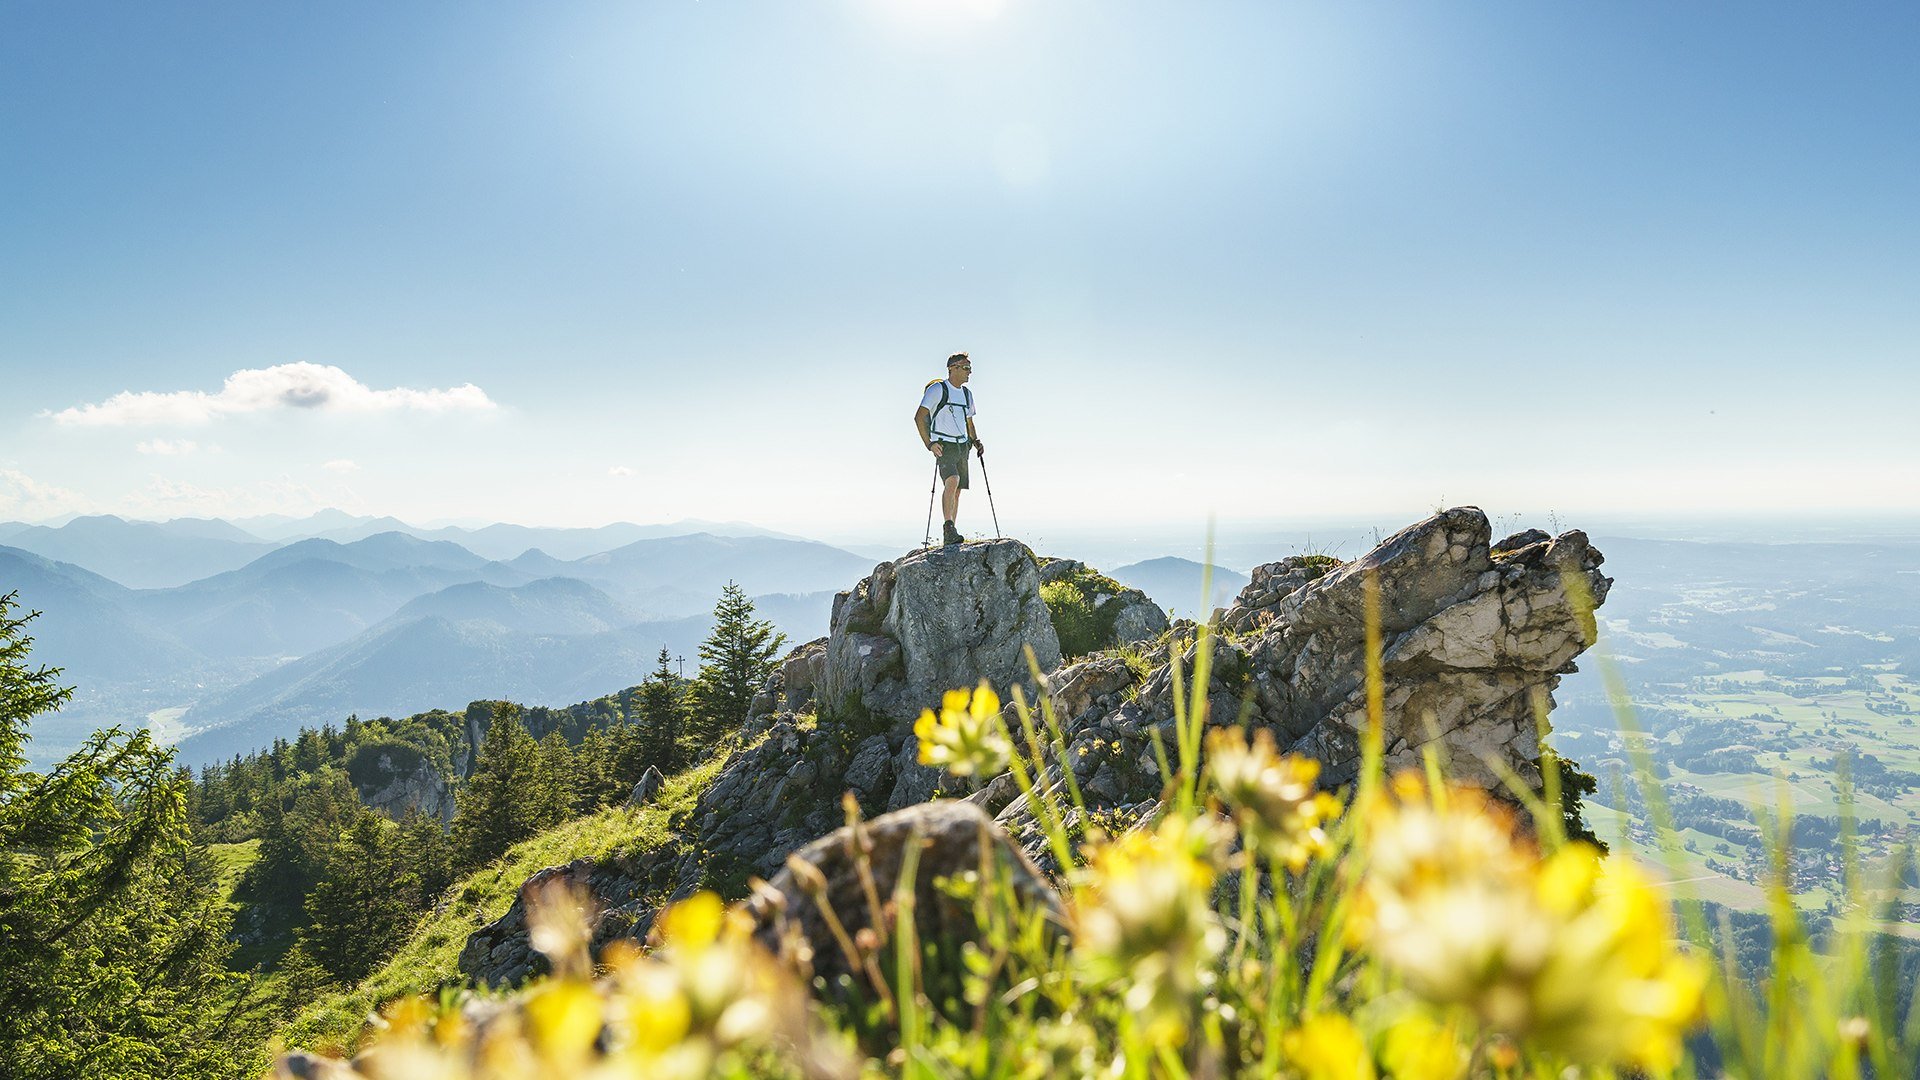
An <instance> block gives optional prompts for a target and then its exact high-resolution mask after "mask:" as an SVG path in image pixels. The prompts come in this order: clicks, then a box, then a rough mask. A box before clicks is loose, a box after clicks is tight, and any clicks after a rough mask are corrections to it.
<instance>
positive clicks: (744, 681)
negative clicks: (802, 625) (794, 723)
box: [687, 581, 787, 748]
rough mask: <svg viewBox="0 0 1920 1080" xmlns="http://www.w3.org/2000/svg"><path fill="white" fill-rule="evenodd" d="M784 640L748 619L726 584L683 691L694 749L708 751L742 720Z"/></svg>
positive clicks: (748, 605) (746, 608)
mask: <svg viewBox="0 0 1920 1080" xmlns="http://www.w3.org/2000/svg"><path fill="white" fill-rule="evenodd" d="M786 643H787V635H785V634H782V633H780V632H778V631H776V630H775V629H774V628H773V624H772V623H770V622H767V621H766V620H764V619H756V618H754V617H753V601H752V600H749V599H747V594H746V590H744V589H742V588H741V587H740V586H738V585H736V584H734V583H733V582H731V581H729V582H727V585H726V588H724V589H722V590H721V592H720V600H719V602H718V603H716V604H715V605H714V607H713V632H712V633H710V634H708V635H707V640H705V641H703V642H701V643H700V676H699V678H697V679H695V680H694V682H693V686H692V687H691V688H690V689H689V690H688V717H687V736H688V738H689V739H690V740H691V743H692V744H693V746H695V747H701V748H704V747H711V746H712V745H713V744H714V743H715V742H717V741H718V740H719V739H720V738H721V737H722V736H723V735H725V734H726V733H727V732H729V731H731V730H733V729H734V728H735V727H737V726H739V724H740V722H741V721H742V720H744V719H746V715H747V706H748V705H749V704H751V703H752V702H753V695H754V693H755V692H756V691H757V690H759V688H760V685H761V684H762V683H764V682H765V681H766V679H767V676H769V675H771V674H773V668H774V662H773V658H774V657H775V656H776V655H778V654H779V652H780V647H781V646H782V645H785V644H786Z"/></svg>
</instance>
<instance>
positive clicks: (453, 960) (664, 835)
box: [277, 757, 726, 1054]
mask: <svg viewBox="0 0 1920 1080" xmlns="http://www.w3.org/2000/svg"><path fill="white" fill-rule="evenodd" d="M725 763H726V758H725V757H715V759H714V760H712V761H710V762H708V763H707V764H705V765H701V766H699V767H697V768H694V769H690V770H688V771H686V772H683V773H680V774H679V775H677V776H675V777H673V778H672V779H670V780H668V781H667V784H666V786H665V787H664V788H663V789H662V790H661V794H660V796H659V798H658V799H656V800H655V801H654V802H652V803H649V804H648V805H646V806H644V807H641V808H639V809H628V808H627V807H625V806H616V807H609V808H607V809H605V810H602V811H600V812H599V813H596V814H589V815H587V816H586V817H581V818H575V819H574V820H572V821H569V822H566V823H565V824H562V825H558V826H555V827H554V828H552V829H549V830H547V831H546V832H543V833H541V834H540V835H538V836H535V837H532V838H530V839H527V840H524V841H521V842H520V843H518V844H515V845H514V846H513V847H511V848H509V849H507V853H506V854H505V855H502V856H501V857H500V858H499V859H496V860H495V861H493V862H492V863H489V864H488V865H486V866H484V867H482V868H480V869H479V870H476V871H474V872H473V873H472V874H469V875H468V876H467V877H465V878H462V879H461V880H460V881H458V882H456V883H454V885H453V886H452V888H450V889H449V890H448V891H447V894H446V896H445V897H444V898H443V899H442V902H441V905H442V906H439V907H436V909H435V910H433V911H429V912H427V913H426V914H424V915H422V916H421V918H420V921H419V923H418V924H417V926H416V927H415V929H414V932H413V934H412V935H411V936H409V937H408V939H407V941H406V943H405V944H404V945H402V946H401V947H400V949H399V951H398V952H396V953H395V954H394V955H393V956H392V957H391V958H390V959H389V960H388V961H387V962H386V963H385V964H383V965H381V966H380V967H379V968H377V969H375V970H374V972H373V973H372V974H371V975H368V976H367V977H366V978H365V979H363V980H361V981H360V983H359V984H357V985H355V986H353V987H351V988H348V989H346V990H342V991H340V992H339V993H335V994H331V995H328V996H325V997H322V998H321V999H320V1000H319V1001H316V1002H315V1003H313V1004H312V1005H310V1006H308V1007H307V1008H306V1009H304V1010H302V1011H301V1013H300V1014H299V1015H298V1016H296V1017H295V1018H294V1019H293V1021H292V1022H291V1023H289V1024H288V1025H287V1027H286V1028H285V1029H284V1030H283V1031H282V1032H281V1033H280V1035H279V1037H278V1039H277V1041H278V1042H279V1043H280V1045H281V1046H282V1047H284V1048H286V1049H305V1050H320V1051H324V1052H329V1053H342V1054H345V1053H350V1052H351V1051H352V1050H353V1049H355V1043H356V1042H357V1040H358V1038H359V1036H360V1034H361V1031H362V1029H363V1027H364V1025H365V1022H366V1020H367V1017H368V1016H369V1015H370V1014H372V1013H373V1012H374V1011H376V1010H377V1009H379V1008H380V1006H382V1005H384V1004H386V1003H387V1002H389V1001H392V1000H393V999H395V998H400V997H408V996H411V995H415V994H431V993H433V992H435V991H437V990H438V989H439V988H440V987H442V986H446V985H454V984H457V985H464V984H465V983H466V981H467V980H466V978H465V977H464V976H462V975H461V974H460V972H459V968H458V960H459V957H460V949H461V946H463V945H465V944H466V941H467V936H468V935H469V934H471V933H472V932H473V931H474V930H477V929H479V928H480V927H482V926H485V925H486V924H487V923H490V922H492V921H494V920H495V919H498V918H499V917H500V916H502V915H505V914H506V913H507V909H508V908H509V907H511V906H512V905H513V901H514V897H515V896H516V895H517V894H518V892H519V888H520V885H521V883H522V882H524V881H526V880H527V878H529V877H531V876H532V875H533V874H534V873H535V872H537V871H539V870H543V869H545V868H546V867H549V866H558V865H560V864H562V863H568V862H572V861H573V860H575V859H580V858H600V857H604V856H607V855H611V854H614V853H616V852H629V853H632V852H643V851H648V850H651V849H653V848H655V847H658V846H660V845H661V844H663V843H665V842H666V840H667V839H668V837H669V836H670V835H671V832H672V825H673V822H674V821H675V819H676V818H679V817H682V816H684V815H685V814H687V813H688V812H690V811H691V810H692V809H693V805H694V803H695V801H697V800H698V799H699V797H700V793H701V792H702V791H705V790H706V788H707V785H708V784H709V783H711V782H712V780H713V778H714V776H715V775H716V774H718V773H719V771H720V768H721V766H722V765H724V764H725Z"/></svg>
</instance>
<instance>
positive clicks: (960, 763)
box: [913, 679, 1013, 776]
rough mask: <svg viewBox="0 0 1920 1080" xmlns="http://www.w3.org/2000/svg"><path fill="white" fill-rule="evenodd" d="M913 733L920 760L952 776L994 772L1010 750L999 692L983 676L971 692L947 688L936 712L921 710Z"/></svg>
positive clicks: (996, 772)
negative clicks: (1001, 714)
mask: <svg viewBox="0 0 1920 1080" xmlns="http://www.w3.org/2000/svg"><path fill="white" fill-rule="evenodd" d="M913 734H914V737H915V738H917V739H919V740H920V764H922V765H938V766H941V767H943V768H945V769H946V770H947V771H948V772H950V773H953V774H954V775H955V776H972V775H974V774H976V773H977V774H979V775H981V776H997V775H999V774H1000V773H1001V772H1003V771H1004V770H1005V769H1006V767H1007V759H1008V758H1009V757H1011V756H1012V754H1013V742H1012V740H1010V739H1009V738H1008V737H1007V729H1006V725H1005V724H1003V723H1002V722H1001V720H1000V695H998V694H996V693H994V692H993V687H992V686H990V685H988V683H987V681H986V680H985V679H982V680H980V685H979V686H978V687H977V688H975V689H974V690H973V692H972V693H971V694H969V693H968V692H967V691H965V690H949V691H947V693H946V696H945V698H944V699H942V701H941V703H940V715H939V716H935V715H934V714H933V710H932V709H925V710H922V711H921V713H920V719H919V721H918V722H917V723H915V724H914V725H913Z"/></svg>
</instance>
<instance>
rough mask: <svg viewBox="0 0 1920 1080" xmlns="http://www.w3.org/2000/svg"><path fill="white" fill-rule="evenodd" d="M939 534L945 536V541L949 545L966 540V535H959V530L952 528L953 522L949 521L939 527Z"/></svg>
mask: <svg viewBox="0 0 1920 1080" xmlns="http://www.w3.org/2000/svg"><path fill="white" fill-rule="evenodd" d="M940 535H941V536H942V537H943V538H945V541H946V543H947V544H948V545H949V546H951V545H953V544H959V543H964V542H965V541H966V537H964V536H961V535H960V530H959V529H956V528H954V527H953V522H951V521H949V522H947V523H946V524H945V525H943V526H942V527H941V532H940Z"/></svg>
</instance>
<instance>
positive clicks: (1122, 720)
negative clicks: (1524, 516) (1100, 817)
mask: <svg viewBox="0 0 1920 1080" xmlns="http://www.w3.org/2000/svg"><path fill="white" fill-rule="evenodd" d="M1600 564H1601V555H1600V553H1599V552H1598V551H1596V550H1594V549H1593V548H1592V547H1591V546H1590V545H1589V544H1588V543H1587V538H1586V536H1585V534H1583V533H1580V532H1577V531H1575V532H1567V533H1563V534H1561V535H1560V536H1558V537H1554V538H1550V539H1549V538H1545V537H1544V534H1521V535H1519V536H1516V537H1511V538H1508V539H1507V540H1504V541H1502V542H1501V543H1499V544H1492V543H1490V542H1489V529H1488V524H1487V519H1486V517H1485V515H1483V514H1482V513H1481V512H1480V511H1479V510H1478V509H1476V508H1473V507H1462V508H1458V509H1453V510H1448V511H1445V512H1443V513H1440V514H1436V515H1434V516H1433V517H1431V518H1428V519H1427V520H1425V521H1423V522H1420V523H1418V524H1416V525H1413V526H1410V527H1408V528H1407V529H1404V530H1402V531H1401V532H1399V533H1396V534H1395V535H1393V536H1392V537H1389V538H1388V539H1387V540H1386V541H1384V542H1383V543H1382V544H1380V546H1378V547H1376V548H1375V549H1374V550H1373V551H1371V552H1369V553H1368V554H1367V555H1365V556H1364V557H1362V558H1360V559H1357V560H1355V561H1354V562H1351V563H1346V564H1339V565H1336V564H1334V563H1333V562H1332V561H1331V560H1327V559H1325V558H1324V557H1305V558H1302V557H1296V558H1292V559H1285V560H1281V561H1280V562H1277V563H1270V564H1268V565H1265V566H1262V567H1259V568H1258V569H1256V570H1255V571H1254V574H1253V578H1252V581H1251V582H1250V583H1249V584H1248V585H1247V587H1246V589H1244V590H1243V591H1242V593H1241V596H1240V599H1239V600H1237V601H1236V602H1235V603H1234V604H1233V605H1232V606H1231V607H1229V608H1228V609H1227V610H1226V611H1224V612H1221V613H1220V615H1219V618H1218V623H1219V625H1220V627H1221V628H1222V629H1223V630H1224V631H1225V632H1224V633H1223V634H1221V635H1220V637H1219V638H1217V639H1216V640H1215V642H1214V647H1213V669H1212V674H1211V679H1210V682H1209V684H1208V687H1207V694H1206V697H1207V706H1208V719H1209V722H1210V723H1213V724H1232V723H1236V722H1244V723H1246V724H1247V725H1248V726H1249V727H1250V728H1266V729H1268V730H1270V731H1272V732H1273V733H1274V736H1275V740H1276V742H1277V743H1278V744H1279V745H1280V746H1281V747H1282V748H1283V749H1286V750H1289V751H1291V752H1293V753H1299V754H1305V755H1307V756H1309V757H1313V758H1315V759H1317V760H1319V761H1320V763H1321V767H1322V773H1321V776H1322V782H1323V783H1326V784H1329V785H1335V786H1337V785H1340V784H1344V783H1347V782H1348V781H1350V780H1351V779H1353V777H1354V776H1355V774H1356V771H1357V769H1358V766H1359V763H1360V732H1361V731H1362V730H1363V729H1364V727H1365V724H1366V722H1367V705H1366V687H1365V672H1366V650H1365V635H1366V629H1365V627H1366V622H1365V618H1366V616H1365V609H1366V582H1367V581H1368V579H1369V578H1371V579H1373V580H1375V581H1377V582H1378V583H1379V605H1380V608H1379V610H1380V624H1381V632H1382V657H1383V663H1382V675H1383V679H1384V684H1385V698H1384V704H1385V709H1384V736H1385V747H1386V756H1387V766H1388V768H1389V769H1398V768H1404V767H1410V766H1415V765H1417V764H1419V763H1420V761H1421V760H1422V756H1423V754H1424V752H1425V751H1426V750H1427V749H1428V748H1429V747H1431V748H1433V749H1434V750H1436V751H1437V752H1438V753H1439V755H1440V757H1441V759H1442V761H1443V762H1444V764H1445V766H1446V768H1447V770H1448V773H1449V775H1450V776H1451V777H1453V778H1454V779H1456V780H1459V781H1463V782H1467V783H1474V784H1478V785H1480V786H1483V787H1487V788H1491V789H1498V788H1499V787H1500V784H1501V781H1500V778H1499V773H1500V770H1501V769H1503V768H1504V769H1506V770H1510V771H1512V772H1513V773H1514V774H1516V775H1518V776H1519V777H1521V778H1522V779H1524V780H1526V781H1528V782H1530V783H1537V782H1538V780H1539V766H1538V761H1539V731H1538V726H1537V722H1536V708H1551V706H1552V697H1551V693H1552V691H1553V689H1554V688H1555V687H1556V686H1558V685H1559V681H1560V676H1561V675H1563V674H1565V673H1568V672H1571V671H1572V670H1573V661H1574V658H1575V657H1576V656H1577V655H1578V654H1579V653H1580V652H1581V651H1582V650H1584V649H1585V648H1586V647H1587V646H1588V645H1589V644H1591V643H1592V641H1593V640H1594V633H1595V625H1594V620H1593V616H1592V607H1595V606H1598V605H1599V604H1600V603H1601V602H1602V601H1604V600H1605V598H1606V594H1607V589H1608V587H1609V586H1610V585H1611V584H1612V579H1610V578H1607V577H1605V576H1604V575H1602V574H1601V573H1600V572H1599V570H1598V567H1599V566H1600ZM1172 639H1173V640H1172V641H1170V642H1163V643H1162V644H1160V645H1159V646H1158V647H1157V649H1156V650H1155V651H1154V652H1152V653H1150V654H1149V655H1148V657H1147V662H1146V663H1145V664H1144V665H1141V666H1139V667H1137V668H1136V667H1130V666H1128V665H1127V664H1126V663H1125V662H1124V661H1122V660H1121V659H1120V658H1118V657H1114V656H1096V657H1093V658H1090V659H1088V660H1086V661H1084V662H1081V663H1078V664H1073V665H1069V666H1068V667H1066V668H1064V669H1062V670H1061V671H1059V672H1056V673H1055V674H1054V675H1053V676H1052V677H1051V679H1050V682H1051V685H1052V690H1051V696H1052V701H1053V704H1054V707H1055V709H1056V711H1057V713H1058V714H1059V716H1060V719H1061V722H1062V724H1063V726H1064V728H1065V731H1066V739H1067V745H1068V752H1067V759H1068V761H1069V762H1070V763H1071V767H1072V768H1073V769H1074V774H1075V778H1076V780H1077V781H1078V782H1079V784H1080V786H1081V788H1082V790H1083V791H1084V793H1085V794H1086V796H1087V800H1088V803H1089V809H1091V810H1095V811H1108V812H1123V811H1128V810H1132V809H1137V808H1138V807H1139V805H1140V803H1141V802H1142V800H1150V799H1152V798H1153V797H1154V795H1155V794H1156V793H1157V790H1158V787H1159V782H1160V781H1159V777H1158V768H1157V764H1156V762H1155V759H1154V756H1153V749H1152V734H1153V732H1154V731H1155V730H1156V729H1157V730H1158V731H1159V732H1160V736H1161V738H1162V739H1163V740H1164V743H1165V745H1167V746H1169V747H1170V746H1173V745H1174V739H1173V730H1174V719H1173V718H1174V706H1173V687H1172V678H1171V671H1170V668H1169V661H1170V659H1171V657H1170V650H1171V649H1172V648H1176V647H1177V648H1180V649H1181V650H1182V652H1183V656H1182V661H1183V665H1184V667H1185V670H1186V671H1188V672H1191V671H1192V670H1193V661H1194V658H1195V657H1194V653H1193V650H1194V646H1193V644H1192V640H1191V634H1190V633H1182V628H1181V627H1178V626H1176V628H1175V633H1174V634H1173V635H1172ZM1053 776H1054V778H1055V780H1056V782H1060V781H1062V780H1063V779H1064V778H1063V776H1062V774H1061V773H1060V766H1059V764H1058V763H1055V766H1054V773H1053ZM1001 797H1005V798H1006V799H1007V800H1008V801H1007V804H1006V806H1005V807H1004V808H1003V809H1000V812H999V816H1000V820H1001V821H1002V822H1003V823H1005V824H1007V825H1008V826H1010V827H1012V828H1014V829H1015V830H1016V831H1018V832H1021V833H1022V835H1029V834H1030V831H1031V830H1030V828H1028V826H1029V825H1030V821H1029V820H1028V817H1027V810H1026V807H1025V804H1024V801H1023V800H1018V799H1013V798H1012V796H1011V793H1010V792H1009V791H1008V790H1007V785H1005V784H1004V783H996V784H995V785H990V786H989V788H988V790H987V792H985V793H983V795H982V796H981V800H982V802H983V803H984V805H986V806H987V807H988V808H989V809H993V808H995V805H996V801H997V799H999V798H1001ZM1037 850H1038V849H1037V846H1036V845H1035V844H1034V843H1032V842H1030V843H1029V846H1028V851H1029V853H1036V852H1037Z"/></svg>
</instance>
